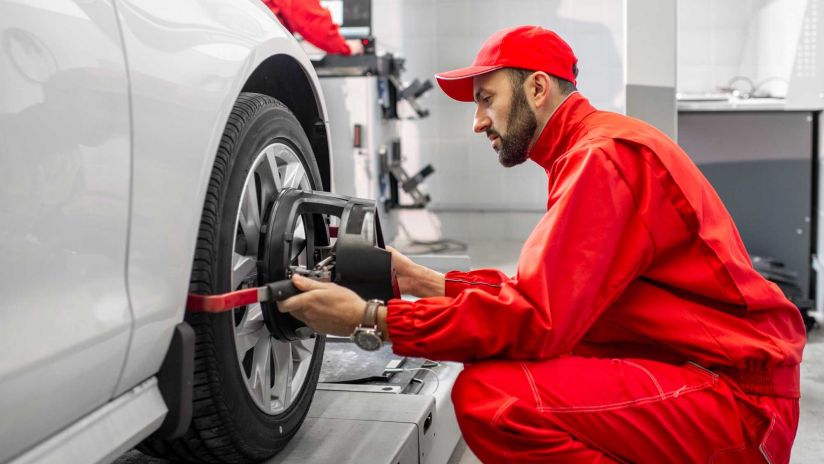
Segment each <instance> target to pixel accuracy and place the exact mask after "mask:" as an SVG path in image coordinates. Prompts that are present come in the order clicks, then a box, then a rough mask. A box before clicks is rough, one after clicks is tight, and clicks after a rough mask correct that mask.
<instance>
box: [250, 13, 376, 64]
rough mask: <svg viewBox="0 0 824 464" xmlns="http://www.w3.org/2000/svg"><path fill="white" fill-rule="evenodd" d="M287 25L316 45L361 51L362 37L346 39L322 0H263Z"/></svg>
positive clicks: (330, 49)
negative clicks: (359, 38)
mask: <svg viewBox="0 0 824 464" xmlns="http://www.w3.org/2000/svg"><path fill="white" fill-rule="evenodd" d="M263 3H265V4H266V6H268V7H269V9H270V10H272V13H274V14H275V16H277V18H278V20H279V21H280V23H281V24H283V26H284V27H285V28H286V29H288V30H289V32H291V33H293V34H294V33H298V34H300V35H301V36H302V37H303V38H304V39H306V40H307V41H309V43H311V44H312V45H314V46H316V47H318V48H320V49H321V50H323V51H325V52H326V53H332V54H335V55H361V54H363V44H361V43H360V41H359V40H346V39H344V38H343V36H341V35H340V29H339V28H338V26H337V24H335V23H334V22H332V15H331V14H330V13H329V10H327V9H326V8H324V7H323V6H321V4H320V1H319V0H263Z"/></svg>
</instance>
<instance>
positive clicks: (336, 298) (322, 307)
mask: <svg viewBox="0 0 824 464" xmlns="http://www.w3.org/2000/svg"><path fill="white" fill-rule="evenodd" d="M292 283H293V284H295V287H297V288H298V290H301V291H302V292H303V293H301V294H298V295H295V296H293V297H291V298H287V299H285V300H283V301H279V302H278V309H279V310H280V312H282V313H289V314H291V315H292V316H294V317H296V318H297V319H300V320H301V321H303V322H304V323H305V324H306V325H308V326H309V327H311V328H312V329H314V330H315V331H316V332H320V333H324V334H330V335H339V336H342V337H348V336H349V335H352V332H353V331H354V330H355V327H357V326H358V324H360V323H361V322H362V321H363V313H364V311H365V310H366V301H364V299H363V298H361V297H359V296H358V294H357V293H355V292H353V291H352V290H349V289H348V288H345V287H341V286H340V285H337V284H333V283H331V282H318V281H315V280H312V279H307V278H305V277H301V276H298V275H295V276H293V277H292Z"/></svg>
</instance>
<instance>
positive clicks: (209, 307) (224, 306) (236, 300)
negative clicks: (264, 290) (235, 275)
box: [186, 288, 260, 313]
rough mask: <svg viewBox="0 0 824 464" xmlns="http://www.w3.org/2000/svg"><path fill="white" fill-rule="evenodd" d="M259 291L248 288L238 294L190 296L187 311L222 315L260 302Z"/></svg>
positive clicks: (192, 294)
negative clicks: (233, 309) (239, 307)
mask: <svg viewBox="0 0 824 464" xmlns="http://www.w3.org/2000/svg"><path fill="white" fill-rule="evenodd" d="M258 291H259V289H257V288H247V289H243V290H238V291H236V292H229V293H223V294H221V295H197V294H194V293H190V294H189V298H187V299H186V311H189V312H192V313H222V312H226V311H229V310H230V309H232V308H237V307H238V306H244V305H248V304H252V303H257V302H258V301H260V297H259V295H258Z"/></svg>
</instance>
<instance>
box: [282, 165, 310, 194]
mask: <svg viewBox="0 0 824 464" xmlns="http://www.w3.org/2000/svg"><path fill="white" fill-rule="evenodd" d="M304 179H306V171H305V170H304V169H303V164H301V162H300V161H297V160H295V161H290V162H289V164H287V165H286V171H285V172H284V173H283V186H284V187H289V188H300V187H301V183H303V181H304Z"/></svg>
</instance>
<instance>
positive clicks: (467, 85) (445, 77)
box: [435, 66, 503, 102]
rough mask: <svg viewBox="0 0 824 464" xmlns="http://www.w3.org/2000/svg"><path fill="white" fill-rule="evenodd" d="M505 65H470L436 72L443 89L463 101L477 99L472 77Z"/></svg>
mask: <svg viewBox="0 0 824 464" xmlns="http://www.w3.org/2000/svg"><path fill="white" fill-rule="evenodd" d="M501 68H503V66H470V67H468V68H461V69H455V70H453V71H446V72H442V73H438V74H435V79H436V80H437V81H438V85H439V86H441V90H443V92H444V93H445V94H447V95H448V96H449V97H450V98H452V99H454V100H458V101H462V102H472V101H475V95H474V92H473V91H472V90H473V84H472V78H473V77H475V76H480V75H481V74H486V73H488V72H492V71H495V70H496V69H501Z"/></svg>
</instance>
